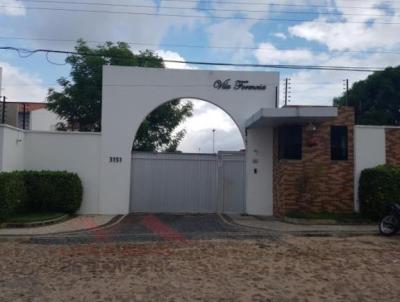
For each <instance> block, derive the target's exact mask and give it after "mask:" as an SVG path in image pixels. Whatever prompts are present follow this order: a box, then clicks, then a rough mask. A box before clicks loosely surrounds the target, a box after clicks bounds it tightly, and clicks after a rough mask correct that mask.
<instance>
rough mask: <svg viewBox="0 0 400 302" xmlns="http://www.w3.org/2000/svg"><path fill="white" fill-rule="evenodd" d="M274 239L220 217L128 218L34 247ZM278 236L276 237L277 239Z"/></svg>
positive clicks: (43, 240)
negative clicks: (97, 243) (106, 243)
mask: <svg viewBox="0 0 400 302" xmlns="http://www.w3.org/2000/svg"><path fill="white" fill-rule="evenodd" d="M271 236H272V235H271V234H270V233H269V232H268V231H264V230H263V231H260V230H256V229H252V228H248V227H242V226H239V225H236V224H234V223H232V222H230V221H229V218H227V217H221V216H220V215H216V214H210V215H173V214H129V215H127V216H126V217H124V218H123V219H122V220H121V221H120V222H119V223H118V224H116V225H113V226H111V227H108V228H99V229H96V228H94V229H93V230H89V231H80V232H70V233H65V234H63V235H44V236H36V237H34V238H33V239H32V240H31V241H32V242H33V243H44V244H45V243H50V244H65V243H90V242H139V241H143V242H147V241H185V240H194V239H250V238H253V239H255V238H265V237H271ZM274 236H276V234H275V235H274Z"/></svg>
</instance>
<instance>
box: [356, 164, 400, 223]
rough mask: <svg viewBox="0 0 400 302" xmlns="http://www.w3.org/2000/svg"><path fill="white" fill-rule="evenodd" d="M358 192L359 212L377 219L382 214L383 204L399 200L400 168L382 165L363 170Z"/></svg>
mask: <svg viewBox="0 0 400 302" xmlns="http://www.w3.org/2000/svg"><path fill="white" fill-rule="evenodd" d="M358 193H359V200H360V210H361V214H362V215H363V216H365V217H368V218H371V219H375V220H377V219H379V218H380V217H381V216H382V215H383V214H384V210H385V208H384V205H385V204H387V203H390V202H398V201H399V198H400V168H399V167H394V166H389V165H382V166H378V167H375V168H371V169H365V170H363V171H362V172H361V176H360V183H359V192H358Z"/></svg>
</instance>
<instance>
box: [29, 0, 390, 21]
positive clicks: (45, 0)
mask: <svg viewBox="0 0 400 302" xmlns="http://www.w3.org/2000/svg"><path fill="white" fill-rule="evenodd" d="M22 2H34V3H51V4H68V5H90V6H108V7H131V8H151V9H154V8H162V9H174V10H196V11H214V12H234V13H261V12H262V11H260V9H257V10H248V9H223V8H203V7H196V8H193V7H180V6H160V7H156V6H154V5H136V4H118V3H108V2H81V1H58V0H57V1H51V0H23V1H22ZM268 13H269V14H270V13H273V14H300V15H333V16H362V17H388V15H386V14H379V15H376V14H357V13H342V12H333V11H330V12H321V11H287V10H270V9H268Z"/></svg>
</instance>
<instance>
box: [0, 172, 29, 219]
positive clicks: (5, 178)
mask: <svg viewBox="0 0 400 302" xmlns="http://www.w3.org/2000/svg"><path fill="white" fill-rule="evenodd" d="M25 200H26V189H25V185H24V177H23V174H22V173H21V172H0V221H2V220H4V219H5V218H6V217H8V216H9V215H10V214H12V213H14V212H15V211H16V210H17V208H18V207H20V206H21V205H22V204H23V203H24V202H25Z"/></svg>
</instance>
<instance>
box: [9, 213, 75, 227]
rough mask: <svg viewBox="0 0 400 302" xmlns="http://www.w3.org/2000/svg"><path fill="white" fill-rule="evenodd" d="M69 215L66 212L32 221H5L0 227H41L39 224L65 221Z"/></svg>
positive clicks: (44, 224)
mask: <svg viewBox="0 0 400 302" xmlns="http://www.w3.org/2000/svg"><path fill="white" fill-rule="evenodd" d="M70 217H71V216H70V215H68V214H65V215H62V216H60V217H57V218H53V219H48V220H42V221H34V222H5V223H2V224H1V226H2V228H36V227H41V226H46V225H52V224H56V223H59V222H63V221H66V220H68V219H69V218H70Z"/></svg>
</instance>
